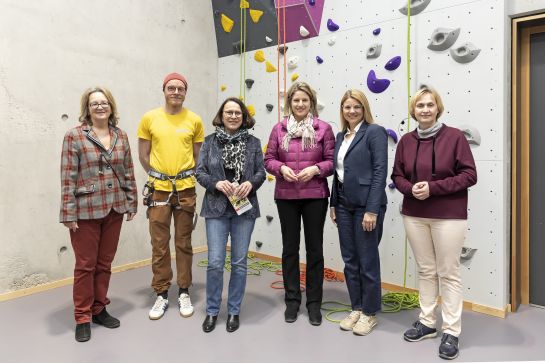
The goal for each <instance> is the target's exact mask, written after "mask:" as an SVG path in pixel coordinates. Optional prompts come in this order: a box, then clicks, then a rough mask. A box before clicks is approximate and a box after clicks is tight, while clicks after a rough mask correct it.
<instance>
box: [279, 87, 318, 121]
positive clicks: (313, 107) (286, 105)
mask: <svg viewBox="0 0 545 363" xmlns="http://www.w3.org/2000/svg"><path fill="white" fill-rule="evenodd" d="M297 91H303V92H305V93H306V94H307V95H308V97H309V98H310V113H311V114H312V115H313V116H315V117H318V109H317V108H316V105H317V103H318V99H317V98H316V92H315V91H314V90H313V89H312V87H310V86H309V85H308V84H307V83H305V82H295V83H294V84H292V85H291V87H290V88H289V90H288V92H287V93H286V96H285V97H284V98H285V100H284V116H289V115H291V113H292V111H291V99H292V98H293V94H294V93H295V92H297Z"/></svg>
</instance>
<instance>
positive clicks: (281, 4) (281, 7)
mask: <svg viewBox="0 0 545 363" xmlns="http://www.w3.org/2000/svg"><path fill="white" fill-rule="evenodd" d="M280 11H282V26H283V28H282V33H283V34H282V38H283V40H282V46H283V47H284V67H283V76H284V92H286V91H287V90H286V78H287V71H286V69H287V66H286V0H278V10H277V11H276V24H277V27H276V31H277V32H276V34H277V40H278V41H277V42H276V43H277V46H276V69H277V70H278V75H277V95H278V97H277V103H278V104H277V108H278V122H280V121H281V120H282V115H281V112H280V108H281V107H280V106H281V105H280V103H281V101H280V39H281V37H280ZM284 97H286V95H285V93H284Z"/></svg>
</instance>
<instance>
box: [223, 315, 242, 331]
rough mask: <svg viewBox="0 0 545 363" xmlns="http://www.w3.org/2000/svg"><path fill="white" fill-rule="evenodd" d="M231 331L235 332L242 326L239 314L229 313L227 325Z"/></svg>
mask: <svg viewBox="0 0 545 363" xmlns="http://www.w3.org/2000/svg"><path fill="white" fill-rule="evenodd" d="M225 327H226V329H227V331H228V332H229V333H232V332H234V331H235V330H237V329H238V328H239V327H240V321H239V320H238V315H230V314H229V315H227V324H226V325H225Z"/></svg>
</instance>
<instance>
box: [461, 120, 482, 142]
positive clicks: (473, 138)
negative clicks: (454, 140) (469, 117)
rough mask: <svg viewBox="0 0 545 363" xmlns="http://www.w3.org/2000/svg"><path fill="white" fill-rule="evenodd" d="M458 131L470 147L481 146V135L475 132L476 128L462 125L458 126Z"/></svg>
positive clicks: (477, 131)
mask: <svg viewBox="0 0 545 363" xmlns="http://www.w3.org/2000/svg"><path fill="white" fill-rule="evenodd" d="M460 130H461V131H462V133H463V134H464V136H465V138H466V140H467V142H468V143H469V144H470V145H477V146H479V145H481V133H480V132H479V130H477V128H476V127H473V126H469V125H462V126H460Z"/></svg>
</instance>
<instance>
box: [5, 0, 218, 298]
mask: <svg viewBox="0 0 545 363" xmlns="http://www.w3.org/2000/svg"><path fill="white" fill-rule="evenodd" d="M211 15H212V7H211V4H210V2H208V1H198V2H196V1H189V0H154V1H134V0H118V1H106V0H98V1H93V2H92V3H89V2H82V1H79V0H62V1H61V0H41V1H23V2H21V1H17V0H2V1H1V2H0V34H1V36H0V122H1V125H2V127H1V128H0V139H1V140H2V141H1V142H0V174H1V175H2V178H1V181H0V187H1V190H2V196H1V197H0V251H1V252H0V294H1V293H3V292H7V291H10V290H15V289H19V288H25V287H30V286H33V285H35V284H38V283H43V282H48V281H54V280H58V279H62V278H65V277H69V276H71V275H72V271H73V263H74V258H73V253H72V248H71V245H70V240H69V237H68V232H67V230H66V228H64V227H63V226H62V225H61V224H59V223H58V213H59V212H58V211H59V202H60V190H59V189H60V182H59V160H60V151H61V143H62V138H63V135H64V133H65V132H66V130H67V129H69V128H70V127H73V126H75V125H76V124H77V118H78V112H79V111H78V110H79V100H80V96H81V94H82V92H83V90H84V89H85V88H87V87H90V86H93V85H103V86H106V87H108V88H109V89H110V90H111V91H112V92H113V94H114V97H115V98H116V101H117V104H118V106H119V114H120V117H121V120H120V127H121V128H122V129H124V130H125V131H127V133H128V134H129V137H130V139H131V146H132V150H133V158H134V159H135V166H136V170H137V175H136V176H137V182H138V188H139V189H140V188H141V187H142V184H143V181H144V180H145V174H144V173H143V171H142V169H141V167H140V165H139V163H138V158H137V139H136V128H137V126H138V122H139V120H140V117H141V115H142V114H143V113H144V112H145V111H147V110H149V109H151V108H153V107H157V106H159V105H161V104H162V103H163V95H162V93H161V82H162V79H163V77H164V75H165V74H167V73H168V72H171V71H173V70H176V71H178V72H181V73H183V74H185V75H187V78H188V81H189V92H188V97H187V100H186V105H187V107H189V108H191V109H192V110H194V111H196V112H197V113H199V114H200V115H201V116H202V117H203V120H204V121H205V123H206V124H208V123H209V122H208V120H210V119H211V116H212V114H213V112H214V111H215V108H216V99H217V91H216V90H217V88H218V87H217V51H216V45H215V36H214V26H213V18H212V16H211ZM62 115H67V116H68V118H67V119H66V120H64V119H63V118H62V117H61V116H62ZM202 194H203V193H202V192H201V197H202ZM139 208H140V210H139V213H138V215H137V217H136V219H135V220H134V221H133V222H130V223H125V224H124V226H123V230H122V235H121V240H120V245H119V250H118V253H117V256H116V260H115V261H114V265H120V264H125V263H129V262H134V261H138V260H142V259H146V258H149V257H150V256H151V255H150V246H149V237H148V230H147V220H146V218H145V209H144V208H142V207H141V206H139ZM203 224H204V223H202V221H201V222H199V226H198V230H197V231H196V232H195V233H194V245H202V244H205V243H206V241H205V239H204V237H203V236H204V233H203ZM142 283H143V284H144V285H146V284H148V282H147V281H143V282H142Z"/></svg>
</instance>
